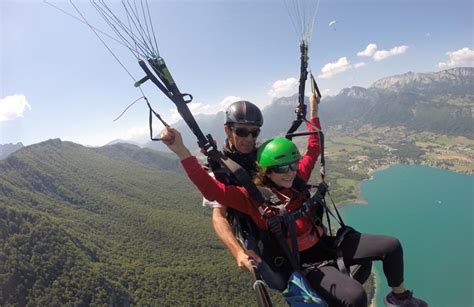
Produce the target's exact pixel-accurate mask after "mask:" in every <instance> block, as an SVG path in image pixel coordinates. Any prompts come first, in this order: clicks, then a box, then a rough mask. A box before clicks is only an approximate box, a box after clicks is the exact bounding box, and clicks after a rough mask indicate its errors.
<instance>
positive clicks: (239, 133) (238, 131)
mask: <svg viewBox="0 0 474 307" xmlns="http://www.w3.org/2000/svg"><path fill="white" fill-rule="evenodd" d="M230 128H231V129H232V131H234V132H235V134H237V136H240V137H243V138H245V137H248V136H249V134H251V135H252V136H253V137H254V138H256V137H257V136H258V135H259V134H260V128H255V129H247V128H242V127H230Z"/></svg>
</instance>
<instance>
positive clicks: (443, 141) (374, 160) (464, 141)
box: [315, 125, 474, 204]
mask: <svg viewBox="0 0 474 307" xmlns="http://www.w3.org/2000/svg"><path fill="white" fill-rule="evenodd" d="M325 154H326V159H327V165H328V166H327V167H328V171H327V174H328V176H327V182H329V183H330V184H331V187H332V190H333V195H334V196H335V197H334V198H335V201H336V203H337V204H344V203H350V202H358V203H359V202H363V199H361V196H360V189H359V185H360V182H361V181H362V180H367V179H370V178H371V176H372V174H373V173H374V172H375V171H378V170H381V169H384V168H387V167H389V166H390V165H394V164H410V165H428V166H431V167H437V168H442V169H446V170H450V171H453V172H458V173H463V174H468V175H473V174H474V139H470V138H466V137H462V136H446V135H439V134H436V133H433V132H415V131H408V130H407V129H406V128H405V127H395V128H393V127H374V126H371V125H364V126H362V127H360V128H358V129H356V130H351V129H347V128H343V127H341V126H336V127H333V128H331V129H330V130H329V131H327V133H326V144H325ZM315 176H316V175H315Z"/></svg>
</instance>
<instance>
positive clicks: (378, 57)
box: [372, 45, 408, 62]
mask: <svg viewBox="0 0 474 307" xmlns="http://www.w3.org/2000/svg"><path fill="white" fill-rule="evenodd" d="M407 50H408V46H406V45H402V46H396V47H393V48H392V49H390V50H379V51H376V52H375V53H374V55H373V57H372V58H373V59H374V61H377V62H379V61H382V60H385V59H387V58H389V57H392V56H395V55H400V54H403V53H405V52H407Z"/></svg>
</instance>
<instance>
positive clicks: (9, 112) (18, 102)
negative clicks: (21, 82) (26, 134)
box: [0, 95, 31, 122]
mask: <svg viewBox="0 0 474 307" xmlns="http://www.w3.org/2000/svg"><path fill="white" fill-rule="evenodd" d="M26 110H31V106H30V104H29V103H28V101H27V100H26V97H25V96H24V95H12V96H6V97H5V98H2V99H0V122H3V121H8V120H14V119H17V118H19V117H23V113H25V111H26Z"/></svg>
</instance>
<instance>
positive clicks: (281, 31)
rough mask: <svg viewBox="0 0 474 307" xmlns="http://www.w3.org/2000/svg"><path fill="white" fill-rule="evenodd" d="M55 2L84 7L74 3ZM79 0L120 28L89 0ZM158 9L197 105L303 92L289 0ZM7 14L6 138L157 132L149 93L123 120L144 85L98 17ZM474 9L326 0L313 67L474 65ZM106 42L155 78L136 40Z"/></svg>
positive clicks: (13, 4)
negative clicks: (136, 83)
mask: <svg viewBox="0 0 474 307" xmlns="http://www.w3.org/2000/svg"><path fill="white" fill-rule="evenodd" d="M51 2H53V1H51ZM286 2H292V1H289V0H286ZM293 2H295V1H293ZM296 2H298V1H296ZM300 2H301V1H300ZM302 2H304V1H302ZM316 2H317V1H316ZM53 3H54V4H55V5H57V6H59V7H61V8H62V9H64V10H66V11H68V12H70V13H73V14H76V13H75V12H74V9H73V7H72V6H71V4H70V3H69V1H59V2H53ZM74 3H76V4H77V5H78V7H79V8H81V10H82V11H83V12H84V14H85V15H86V17H87V18H88V20H89V21H90V22H91V23H92V24H94V25H95V26H97V27H98V28H100V29H101V30H103V31H105V32H107V33H110V30H109V28H107V26H106V25H105V24H104V23H103V22H102V21H101V20H99V19H97V18H96V17H95V16H96V15H94V14H95V13H94V11H92V10H91V7H90V5H89V1H74ZM115 4H117V2H115ZM313 4H314V3H313ZM305 5H308V4H305ZM112 6H113V7H114V8H119V7H118V6H115V5H112ZM150 10H151V15H152V17H153V22H154V28H155V34H156V39H157V41H158V47H159V51H160V55H161V56H162V57H164V58H165V60H166V61H167V64H168V67H169V68H170V70H171V72H172V74H173V76H174V78H175V80H176V82H177V83H178V85H179V87H180V89H181V91H182V92H188V93H191V94H193V96H194V102H193V103H192V104H191V105H190V106H191V108H192V110H193V111H194V112H195V113H215V112H217V111H218V110H221V109H223V108H225V106H226V105H227V104H228V103H229V102H232V101H233V100H237V99H246V100H250V101H253V102H255V103H256V104H258V105H260V106H262V107H264V106H265V105H268V104H269V103H271V101H272V99H274V98H275V97H278V96H289V95H292V94H294V93H296V91H297V79H298V75H299V46H298V44H299V42H298V39H299V38H298V36H297V34H296V31H295V29H294V26H293V24H292V21H291V19H290V17H289V15H288V11H287V6H285V3H284V1H279V0H274V1H270V0H266V1H257V0H253V1H230V0H229V1H226V0H220V1H211V0H195V1H180V0H178V1H150ZM0 12H1V13H0V14H1V15H0V27H1V60H0V66H1V75H0V144H5V143H10V142H13V143H16V142H23V143H24V144H25V145H28V144H32V143H37V142H41V141H44V140H47V139H49V138H61V139H63V140H68V141H73V142H76V143H81V144H84V145H95V146H98V145H104V144H106V143H107V142H109V141H111V140H114V139H119V138H120V139H129V140H136V141H139V142H144V141H145V140H146V137H147V133H148V131H147V124H148V122H147V120H148V111H147V108H146V106H145V104H144V103H143V102H141V103H137V104H136V105H134V106H133V107H132V108H131V109H130V110H129V111H128V112H127V113H126V114H125V115H124V116H123V117H122V118H121V119H120V120H119V121H116V122H113V119H114V118H116V117H117V116H118V115H119V114H120V113H121V112H122V110H123V109H124V108H125V107H126V106H127V105H128V104H130V103H131V102H132V101H134V100H135V99H137V98H138V97H140V96H141V94H140V92H139V91H138V90H137V89H136V88H134V87H133V80H132V79H131V78H130V76H129V75H128V74H127V72H125V70H124V69H123V68H122V67H121V66H120V64H118V63H117V61H116V60H115V59H114V58H113V57H112V56H111V55H110V53H109V52H108V51H107V50H106V48H105V47H104V46H103V44H102V43H101V42H100V41H99V40H98V39H97V37H96V36H95V35H94V33H93V32H92V31H91V30H90V29H89V28H88V27H87V26H85V25H84V24H81V23H80V22H78V21H76V20H74V19H73V18H71V17H69V16H67V15H65V14H63V13H61V12H59V11H58V10H56V9H54V8H53V7H51V6H49V5H47V4H45V3H43V2H42V1H10V0H0ZM473 15H474V8H473V2H472V1H468V0H465V1H464V0H443V1H441V0H431V1H420V0H419V1H416V0H410V1H409V0H397V1H395V0H394V1H384V0H378V1H376V0H372V1H368V0H360V1H349V0H344V1H342V0H320V3H319V8H318V13H317V15H316V22H315V25H314V31H313V34H312V40H311V45H310V50H309V56H310V60H309V65H310V68H311V70H312V71H313V74H314V75H315V76H316V75H317V76H318V83H319V85H320V88H321V90H322V92H323V95H335V94H337V93H338V92H339V91H340V90H341V89H342V88H345V87H350V86H363V87H369V86H370V85H371V84H372V83H373V82H374V81H376V80H378V79H380V78H383V77H386V76H390V75H395V74H401V73H406V72H408V71H414V72H433V71H440V70H443V69H447V68H450V67H456V66H474V51H473V49H474V47H473V46H474V41H473V40H474V33H473V29H474V24H473ZM334 20H335V21H337V22H336V24H335V26H331V27H330V26H329V23H330V22H331V21H334ZM106 42H107V44H108V46H109V47H110V48H111V49H112V50H113V51H114V53H115V54H116V55H117V56H118V57H119V59H120V60H121V62H122V63H123V64H124V65H125V66H126V67H127V69H128V70H129V71H130V73H131V74H132V75H133V76H134V78H136V79H140V78H141V77H143V72H142V71H141V69H140V67H139V66H138V64H137V63H136V61H135V58H134V57H133V56H132V54H131V53H130V52H129V51H128V50H126V49H125V48H123V47H122V46H121V45H119V44H117V43H115V42H113V41H111V40H108V39H106ZM143 90H144V91H145V94H146V95H147V96H148V98H149V99H150V101H151V102H152V103H153V105H154V106H155V108H156V109H157V111H158V112H160V113H161V114H162V116H163V117H164V118H165V120H168V121H170V122H173V121H175V120H176V119H177V114H176V112H175V111H174V106H173V104H172V103H171V102H170V101H168V100H167V99H166V98H165V97H164V96H163V95H162V94H161V93H160V92H158V91H157V90H156V89H155V88H154V87H153V86H152V85H151V84H146V85H144V86H143ZM322 107H324V106H322Z"/></svg>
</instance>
